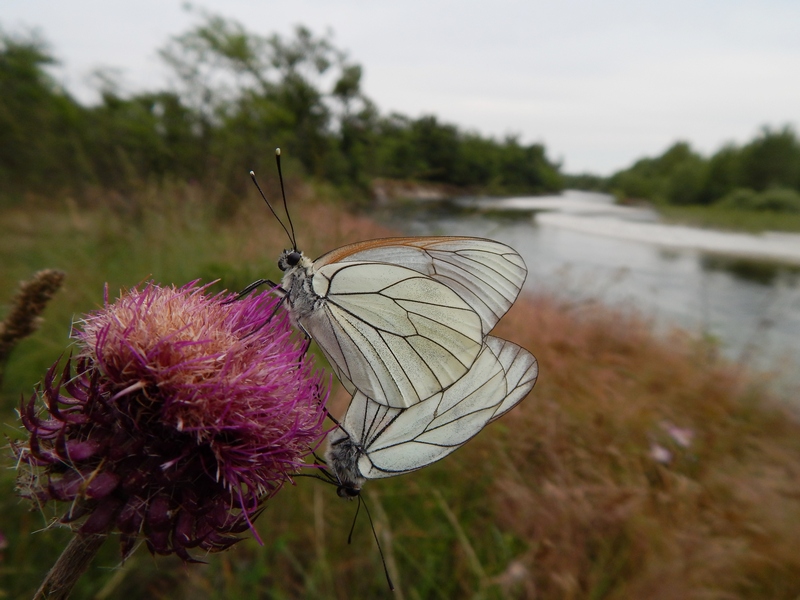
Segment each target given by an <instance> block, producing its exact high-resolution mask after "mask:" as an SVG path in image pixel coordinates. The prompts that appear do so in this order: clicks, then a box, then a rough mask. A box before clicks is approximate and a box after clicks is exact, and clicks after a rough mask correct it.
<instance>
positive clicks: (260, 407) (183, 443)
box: [15, 283, 327, 560]
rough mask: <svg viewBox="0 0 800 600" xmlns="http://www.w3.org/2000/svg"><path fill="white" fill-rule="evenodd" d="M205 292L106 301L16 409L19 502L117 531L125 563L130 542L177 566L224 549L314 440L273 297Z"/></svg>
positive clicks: (317, 434)
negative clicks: (195, 551)
mask: <svg viewBox="0 0 800 600" xmlns="http://www.w3.org/2000/svg"><path fill="white" fill-rule="evenodd" d="M204 292H205V288H204V287H200V286H198V285H197V284H196V283H192V284H189V285H187V286H184V287H182V288H174V287H166V288H164V287H160V286H157V285H155V284H149V285H147V286H146V287H145V288H144V289H143V290H138V289H133V290H131V291H129V292H127V293H126V294H124V295H123V296H122V297H121V298H120V299H119V300H117V301H116V302H114V303H112V304H109V303H108V301H107V300H106V306H105V308H104V309H102V310H99V311H96V312H94V313H92V314H89V315H88V316H86V318H85V319H84V320H83V321H82V322H81V323H80V324H79V329H78V330H77V331H75V332H73V335H74V337H75V338H76V339H77V346H78V352H77V354H76V357H75V360H71V359H68V360H67V361H66V366H65V368H64V369H63V372H62V374H61V376H60V377H58V376H57V370H58V363H56V364H54V365H53V366H52V367H51V368H50V369H49V370H48V372H47V374H46V376H45V378H44V380H43V382H42V384H41V385H40V388H39V389H38V390H37V393H35V394H34V395H33V396H32V397H31V398H30V400H29V401H27V402H23V404H22V406H21V409H20V414H21V419H22V423H23V425H24V427H25V428H26V429H27V430H28V432H29V434H30V435H29V440H28V443H27V445H26V446H24V447H23V446H19V445H18V446H17V447H16V448H15V451H16V453H17V457H18V459H19V462H20V465H21V466H27V467H28V468H27V469H26V473H25V474H24V476H21V477H20V489H21V493H22V495H23V496H26V497H29V498H31V499H33V500H35V501H37V502H39V503H45V502H47V501H49V500H58V501H65V502H70V507H69V509H68V510H67V512H66V513H65V514H64V515H63V516H62V517H61V521H62V522H64V523H75V526H76V528H77V530H78V531H79V532H80V533H82V534H93V533H109V532H111V531H119V532H120V533H121V544H122V551H123V554H124V555H127V554H128V553H129V552H130V551H131V550H132V548H133V547H134V544H135V542H136V539H137V538H138V537H139V536H140V535H141V536H143V537H144V539H145V541H146V542H147V545H148V548H149V549H150V551H151V552H153V553H159V554H170V553H173V552H174V553H176V554H178V555H179V556H181V557H182V558H183V559H184V560H192V559H191V556H190V555H189V553H188V552H187V549H189V548H193V547H199V548H201V549H203V550H207V551H218V550H222V549H225V548H228V547H229V546H231V545H232V544H234V543H235V542H237V541H238V540H239V539H241V538H239V537H238V536H237V535H236V534H239V533H242V532H243V531H245V530H246V529H247V528H248V527H250V528H252V521H253V520H254V519H255V518H256V516H257V515H258V514H259V512H260V507H261V506H262V504H263V502H264V501H265V500H266V499H267V498H269V497H271V496H272V495H273V494H275V493H276V492H277V491H278V490H279V489H280V488H281V486H282V485H283V484H284V483H285V482H286V481H291V477H292V474H294V473H296V472H297V470H298V469H299V468H300V467H302V466H303V465H304V462H303V457H305V456H306V455H308V454H309V452H310V450H311V448H313V447H314V446H315V445H316V444H317V443H318V440H319V439H320V438H321V436H322V434H323V420H324V417H325V412H324V405H325V401H326V400H327V386H324V385H323V383H322V379H321V376H320V374H319V373H318V372H315V371H314V369H313V365H312V361H311V359H309V358H307V357H306V356H305V352H304V347H303V344H302V343H300V342H298V341H296V340H294V339H292V337H291V330H290V326H289V323H288V319H287V318H286V316H285V314H284V313H282V312H281V313H276V312H275V311H276V309H277V303H278V300H277V299H276V298H275V297H273V296H271V295H270V294H269V292H263V293H260V294H256V295H253V296H252V297H248V298H245V299H242V300H238V301H236V302H230V303H226V302H227V301H229V300H231V299H232V298H233V297H232V296H230V295H216V296H208V295H206V294H205V293H204ZM73 367H74V368H75V371H76V373H75V374H74V375H73V374H72V369H73ZM37 400H41V402H42V403H43V404H44V409H40V408H39V407H37Z"/></svg>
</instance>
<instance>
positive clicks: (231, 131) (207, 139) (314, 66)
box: [0, 14, 563, 200]
mask: <svg viewBox="0 0 800 600" xmlns="http://www.w3.org/2000/svg"><path fill="white" fill-rule="evenodd" d="M161 56H162V58H163V59H164V60H165V61H166V63H167V64H168V65H169V66H170V67H171V68H172V70H173V71H174V73H175V75H176V85H175V87H174V88H173V89H171V90H161V91H154V92H146V93H138V94H133V95H125V94H123V93H121V92H120V91H119V88H118V86H116V85H114V82H113V79H109V78H108V77H106V78H105V79H104V80H103V82H102V85H101V89H100V92H101V94H100V95H101V99H100V102H99V103H98V104H96V105H94V106H88V107H87V106H82V105H80V104H79V103H77V102H76V101H75V100H74V99H73V98H71V97H70V96H69V95H68V94H66V93H65V92H64V91H63V90H61V89H60V88H59V87H58V85H57V84H56V83H55V81H54V80H53V78H52V77H51V76H49V75H48V73H47V67H48V66H49V65H51V64H52V63H53V62H54V59H53V57H52V56H51V55H50V53H49V52H48V50H47V48H46V46H45V44H44V43H43V42H42V41H41V40H39V39H38V38H35V37H30V38H24V37H23V38H20V37H12V36H8V35H3V34H2V33H0V84H2V89H3V94H2V96H0V185H1V186H2V187H1V188H0V192H2V194H3V195H4V196H5V197H8V196H9V195H13V194H15V193H17V194H19V193H22V192H24V191H32V192H37V193H49V192H52V191H55V190H58V189H64V188H72V189H75V188H81V187H83V186H86V185H99V186H102V187H105V188H116V189H120V190H123V191H124V190H125V189H127V188H130V187H131V186H135V185H137V183H138V182H141V181H145V180H154V181H157V182H158V181H162V180H165V179H170V178H172V179H176V178H177V179H193V180H200V181H203V182H204V183H207V184H209V185H213V186H215V188H217V189H219V190H222V191H223V192H224V191H226V190H227V192H228V194H224V193H223V194H222V195H223V196H224V197H227V198H228V199H229V200H230V199H232V198H235V197H237V196H239V195H240V194H241V192H242V191H243V189H244V187H245V186H248V185H249V180H248V178H247V177H246V173H247V171H249V170H251V169H253V170H256V171H257V172H270V170H271V169H272V168H273V164H274V163H273V160H274V159H273V152H274V149H275V147H278V146H279V147H281V148H283V149H284V150H285V156H286V158H287V159H288V161H289V165H290V169H292V170H293V171H294V172H300V173H302V174H305V175H307V176H310V177H314V178H317V179H321V180H326V181H329V182H331V183H333V184H335V185H337V186H341V187H344V188H347V189H355V190H361V191H362V192H361V195H362V196H363V195H364V193H363V192H365V191H366V190H367V189H368V187H369V184H370V181H371V180H372V179H373V178H376V177H390V178H400V179H416V180H420V181H430V182H437V183H447V184H452V185H456V186H464V187H466V188H472V189H476V190H483V191H492V192H495V193H503V192H520V191H523V192H544V191H555V190H558V189H560V188H561V187H562V186H563V181H562V177H561V175H560V173H559V166H558V165H556V164H553V163H551V162H550V161H549V160H548V159H547V156H546V152H545V148H544V147H543V146H542V145H540V144H532V145H523V144H521V143H519V141H518V140H517V139H516V138H507V139H505V140H502V141H497V140H495V139H492V138H487V137H482V136H480V135H477V134H474V133H467V132H464V131H462V130H460V129H459V128H458V127H456V126H455V125H451V124H446V123H442V122H440V121H439V120H438V119H437V118H436V117H435V116H424V117H421V118H418V119H411V118H408V117H404V116H402V115H397V114H392V115H388V116H381V115H380V114H379V112H378V110H377V108H376V107H375V105H374V103H373V102H372V101H371V100H370V99H369V98H367V97H366V95H365V94H364V93H363V91H362V89H361V80H362V69H361V67H360V66H359V65H357V64H355V63H353V62H352V61H351V60H350V59H349V58H348V56H347V55H346V54H345V53H344V52H342V51H341V50H339V49H338V48H337V47H336V46H335V45H334V44H333V41H332V39H331V36H330V35H323V36H317V35H315V34H313V33H312V32H311V31H309V30H308V29H306V28H304V27H297V28H296V30H295V31H294V34H293V35H292V36H290V37H282V36H279V35H277V34H273V35H267V36H264V35H260V34H256V33H252V32H249V31H247V30H246V29H245V28H244V27H243V26H242V25H241V24H239V23H236V22H234V21H231V20H228V19H224V18H222V17H218V16H214V15H208V14H205V15H202V17H201V20H200V23H199V25H197V26H195V27H194V28H192V29H191V30H189V31H187V32H186V33H184V34H182V35H179V36H176V37H174V38H172V39H171V40H170V41H169V42H168V43H167V44H166V45H165V47H164V48H163V49H162V50H161ZM289 165H287V166H289ZM356 195H358V194H356Z"/></svg>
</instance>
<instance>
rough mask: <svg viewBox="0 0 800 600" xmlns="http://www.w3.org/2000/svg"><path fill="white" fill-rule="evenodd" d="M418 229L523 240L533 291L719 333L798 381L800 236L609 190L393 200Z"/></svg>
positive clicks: (396, 211)
mask: <svg viewBox="0 0 800 600" xmlns="http://www.w3.org/2000/svg"><path fill="white" fill-rule="evenodd" d="M377 217H378V219H379V220H381V221H383V222H384V223H386V224H388V225H390V226H392V227H394V228H395V229H399V230H402V231H404V232H405V233H407V234H410V235H474V236H481V237H488V238H492V239H496V240H499V241H502V242H504V243H507V244H508V245H510V246H512V247H514V248H515V249H516V250H517V251H518V252H519V253H520V254H521V255H522V257H523V258H524V259H525V262H526V264H527V265H528V271H529V273H528V279H527V281H526V283H525V289H527V290H529V291H534V292H535V291H549V292H555V293H556V294H557V295H559V296H562V297H565V298H568V299H572V300H589V299H592V300H600V301H603V302H604V303H606V304H610V305H616V306H622V307H623V308H631V309H634V310H637V311H639V312H640V313H641V314H643V315H645V316H646V317H648V318H651V319H653V321H654V322H655V323H656V326H657V327H662V328H663V327H670V326H675V325H678V326H680V327H683V328H685V329H688V330H690V331H692V332H695V333H697V334H699V335H703V336H707V337H710V338H712V339H715V340H717V341H718V343H719V345H720V348H721V350H722V352H723V353H724V354H725V355H726V356H728V357H729V358H731V359H733V360H736V361H741V362H742V363H746V364H748V365H750V366H752V367H755V368H756V369H758V370H761V371H778V372H780V374H781V375H780V379H783V380H788V381H791V382H798V381H800V374H798V373H797V369H796V365H797V364H798V358H800V235H796V234H779V233H766V234H762V235H750V234H740V233H728V232H721V231H711V230H707V229H699V228H692V227H684V226H676V225H667V224H663V223H660V222H659V221H658V216H657V215H656V214H655V213H653V212H652V211H650V210H648V209H644V208H636V207H624V206H618V205H616V204H614V202H613V198H612V197H611V196H608V195H606V194H598V193H593V192H580V191H567V192H564V193H563V194H561V195H560V196H548V197H519V198H504V199H468V198H465V199H456V200H450V201H417V202H413V203H412V202H403V203H392V204H391V205H387V206H386V207H385V208H384V209H383V210H381V211H379V212H378V214H377Z"/></svg>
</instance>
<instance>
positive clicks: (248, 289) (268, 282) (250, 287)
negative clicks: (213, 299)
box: [223, 279, 286, 304]
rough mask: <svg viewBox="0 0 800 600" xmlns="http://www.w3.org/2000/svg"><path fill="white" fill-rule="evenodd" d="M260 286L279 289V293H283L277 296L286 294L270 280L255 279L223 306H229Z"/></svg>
mask: <svg viewBox="0 0 800 600" xmlns="http://www.w3.org/2000/svg"><path fill="white" fill-rule="evenodd" d="M262 285H268V286H269V287H271V288H277V289H279V290H280V292H283V293H282V294H281V293H280V292H279V294H280V295H281V296H283V295H285V294H286V292H285V291H284V290H283V288H281V287H280V286H279V285H278V284H277V283H275V282H274V281H272V280H270V279H257V280H256V281H254V282H253V283H251V284H250V285H248V286H247V287H246V288H244V289H243V290H242V291H240V292H239V293H237V294H236V295H235V296H234V297H233V298H231V299H230V300H226V301H225V302H224V303H223V304H230V303H231V302H236V301H237V300H241V299H242V298H244V297H245V296H247V294H249V293H250V292H252V291H253V290H255V289H257V288H260V287H261V286H262Z"/></svg>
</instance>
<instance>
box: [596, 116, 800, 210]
mask: <svg viewBox="0 0 800 600" xmlns="http://www.w3.org/2000/svg"><path fill="white" fill-rule="evenodd" d="M595 187H597V186H595ZM602 187H603V188H604V189H606V190H608V191H610V192H612V193H614V194H615V195H617V197H619V198H620V199H628V200H630V199H644V200H649V201H652V202H654V203H655V204H656V205H661V206H671V207H680V206H683V207H697V206H706V207H714V208H715V209H718V210H719V211H720V212H722V211H731V210H733V211H744V212H761V213H764V212H766V213H781V214H800V141H798V139H797V136H796V135H795V132H794V131H793V130H792V128H791V127H789V126H786V127H783V128H782V129H778V130H775V129H770V128H768V127H765V128H764V129H762V131H761V132H760V134H759V135H758V136H757V137H756V138H755V139H753V140H752V141H751V142H749V143H747V144H745V145H744V146H736V145H733V144H729V145H727V146H725V147H723V148H722V149H721V150H719V151H718V152H716V153H715V154H713V155H712V156H711V157H709V158H705V157H703V156H701V155H700V154H698V153H697V152H695V151H694V150H692V148H691V146H690V145H689V144H688V143H686V142H678V143H676V144H674V145H673V146H672V147H671V148H669V149H668V150H667V151H666V152H664V154H662V155H661V156H658V157H656V158H643V159H641V160H639V161H637V162H636V163H635V164H634V165H633V166H632V167H630V168H629V169H625V170H623V171H619V172H618V173H615V174H614V175H613V176H611V177H610V178H609V179H608V180H607V181H605V182H603V183H602Z"/></svg>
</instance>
